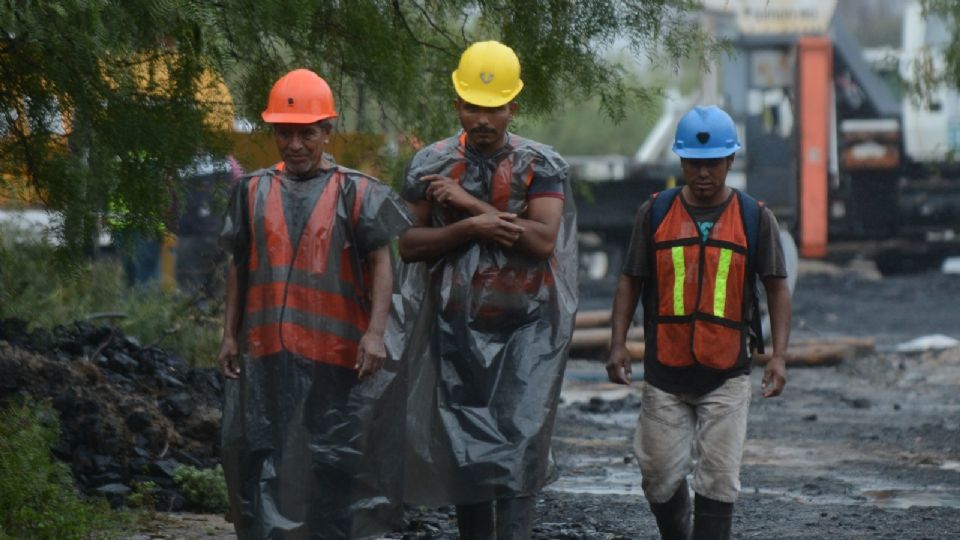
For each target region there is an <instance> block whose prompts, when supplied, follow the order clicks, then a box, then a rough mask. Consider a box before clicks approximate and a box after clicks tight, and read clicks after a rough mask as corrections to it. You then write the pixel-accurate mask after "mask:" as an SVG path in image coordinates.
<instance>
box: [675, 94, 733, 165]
mask: <svg viewBox="0 0 960 540" xmlns="http://www.w3.org/2000/svg"><path fill="white" fill-rule="evenodd" d="M739 149H740V140H739V139H738V138H737V127H736V126H735V125H734V124H733V118H730V115H729V114H727V113H726V111H724V110H723V109H721V108H720V107H717V106H716V105H710V106H709V107H694V108H692V109H690V111H689V112H688V113H687V114H685V115H683V118H681V119H680V122H679V123H678V124H677V134H676V135H675V136H674V140H673V152H674V153H675V154H677V155H678V156H680V157H682V158H693V159H710V158H721V157H727V156H729V155H731V154H733V153H734V152H736V151H737V150H739Z"/></svg>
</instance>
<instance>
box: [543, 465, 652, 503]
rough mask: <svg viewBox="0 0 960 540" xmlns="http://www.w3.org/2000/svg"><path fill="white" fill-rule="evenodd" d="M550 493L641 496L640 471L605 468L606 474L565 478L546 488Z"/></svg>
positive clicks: (561, 476)
mask: <svg viewBox="0 0 960 540" xmlns="http://www.w3.org/2000/svg"><path fill="white" fill-rule="evenodd" d="M544 489H547V490H550V491H559V492H563V493H573V494H588V495H639V496H643V490H641V489H640V471H639V470H637V469H636V468H635V467H633V468H626V467H623V468H613V467H606V468H604V474H596V475H582V476H581V475H578V476H564V475H563V474H562V473H561V475H560V478H558V479H557V481H556V482H554V483H552V484H550V485H549V486H547V487H546V488H544Z"/></svg>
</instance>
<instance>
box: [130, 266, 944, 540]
mask: <svg viewBox="0 0 960 540" xmlns="http://www.w3.org/2000/svg"><path fill="white" fill-rule="evenodd" d="M609 286H610V284H609V283H601V284H597V283H594V284H590V285H588V286H587V287H585V289H584V291H585V293H586V297H585V302H584V306H585V307H587V308H592V307H605V306H608V305H609V290H610V289H609ZM958 298H960V275H943V274H939V273H927V274H917V275H910V276H899V277H893V278H882V279H881V278H880V277H879V275H878V274H877V273H876V272H875V270H873V269H872V268H870V267H869V266H868V265H856V264H854V265H851V266H848V267H844V268H837V267H832V266H820V265H805V266H804V272H803V274H802V275H801V278H800V281H799V285H798V289H797V292H796V294H795V300H794V306H795V310H794V325H793V327H794V335H795V336H797V337H798V338H811V337H817V336H821V337H831V336H859V337H874V338H875V339H876V342H877V351H876V352H875V353H871V354H867V355H864V356H861V357H859V358H856V359H851V360H848V361H845V362H843V363H841V364H839V365H836V366H832V367H818V368H796V369H791V370H790V372H789V373H788V385H787V388H786V391H785V393H784V395H783V396H782V397H781V398H777V399H771V400H764V399H762V398H759V397H758V396H757V394H756V392H755V400H754V402H753V404H752V407H751V413H750V428H749V433H748V442H747V447H746V451H745V456H744V466H743V472H742V483H743V489H742V494H741V498H740V501H739V503H738V504H737V506H736V508H735V516H734V535H733V536H734V538H764V539H766V538H776V539H780V540H783V539H801V538H803V539H808V538H809V539H820V538H830V539H832V540H840V539H873V538H889V539H941V538H960V348H956V347H954V348H952V349H947V350H940V351H927V352H920V353H901V352H897V351H896V347H897V345H898V344H901V343H904V342H906V341H908V340H910V339H913V338H917V337H920V336H925V335H930V334H946V335H947V336H952V337H954V338H960V307H958V306H957V302H958V301H957V299H958ZM636 373H637V372H636V371H635V375H636ZM759 381H760V369H759V368H757V369H755V370H754V373H753V382H754V388H755V390H758V389H759ZM591 398H592V401H591ZM563 399H564V404H563V406H562V407H561V410H560V413H559V417H558V420H557V427H556V432H555V437H554V440H555V444H554V453H555V456H556V460H557V463H558V467H559V469H558V471H559V477H558V479H557V481H556V482H554V483H553V484H551V485H550V486H548V487H547V489H546V490H545V491H544V492H543V493H542V495H541V496H540V497H539V499H538V504H537V513H536V517H535V519H536V523H537V525H536V528H535V534H534V537H535V538H542V539H628V538H629V539H641V538H643V539H647V538H657V535H656V529H655V525H654V521H653V517H652V515H651V514H650V512H649V510H648V509H647V506H646V504H645V502H644V500H643V497H642V493H641V492H640V487H639V485H640V474H639V471H638V469H637V466H636V464H635V461H634V459H633V457H632V451H631V439H632V435H633V427H634V424H635V421H636V416H637V414H638V411H639V406H640V404H639V399H638V398H637V388H632V389H625V388H623V387H616V386H614V385H610V384H607V383H605V382H604V380H603V366H602V364H601V363H599V362H597V361H590V360H585V359H574V360H572V361H571V363H570V366H569V369H568V374H567V381H566V384H565V387H564V394H563ZM408 517H409V519H410V525H409V527H408V530H407V531H406V532H405V533H402V534H396V535H392V536H391V538H431V537H432V538H455V534H454V531H455V524H454V521H453V519H452V513H451V511H450V509H440V510H423V509H416V510H411V511H410V512H408ZM229 530H230V529H229V525H228V524H226V523H224V522H223V521H222V520H220V519H219V518H218V517H217V516H204V517H197V516H184V515H174V516H167V517H166V518H164V520H163V521H162V522H158V523H155V524H154V526H152V527H151V528H150V530H149V531H147V530H145V531H143V532H142V533H141V534H140V535H137V538H143V539H146V538H230V537H231V535H230V534H229Z"/></svg>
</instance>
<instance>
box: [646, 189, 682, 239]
mask: <svg viewBox="0 0 960 540" xmlns="http://www.w3.org/2000/svg"><path fill="white" fill-rule="evenodd" d="M680 189H681V188H680V187H672V188H670V189H665V190H663V191H660V192H657V193H654V194H653V195H652V198H653V203H651V205H650V236H651V237H652V236H653V235H654V233H656V232H657V229H658V228H659V227H660V224H661V223H662V222H663V218H665V217H667V212H669V211H670V205H671V204H673V200H674V199H675V198H677V193H680Z"/></svg>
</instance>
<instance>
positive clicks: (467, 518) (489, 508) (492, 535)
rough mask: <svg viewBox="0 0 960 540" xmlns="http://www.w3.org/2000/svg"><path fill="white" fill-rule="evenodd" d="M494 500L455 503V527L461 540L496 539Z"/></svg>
mask: <svg viewBox="0 0 960 540" xmlns="http://www.w3.org/2000/svg"><path fill="white" fill-rule="evenodd" d="M493 503H494V501H486V502H482V503H476V504H458V505H457V528H458V529H459V530H460V538H461V539H462V540H496V538H497V531H496V522H495V520H496V513H495V512H494V505H493Z"/></svg>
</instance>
